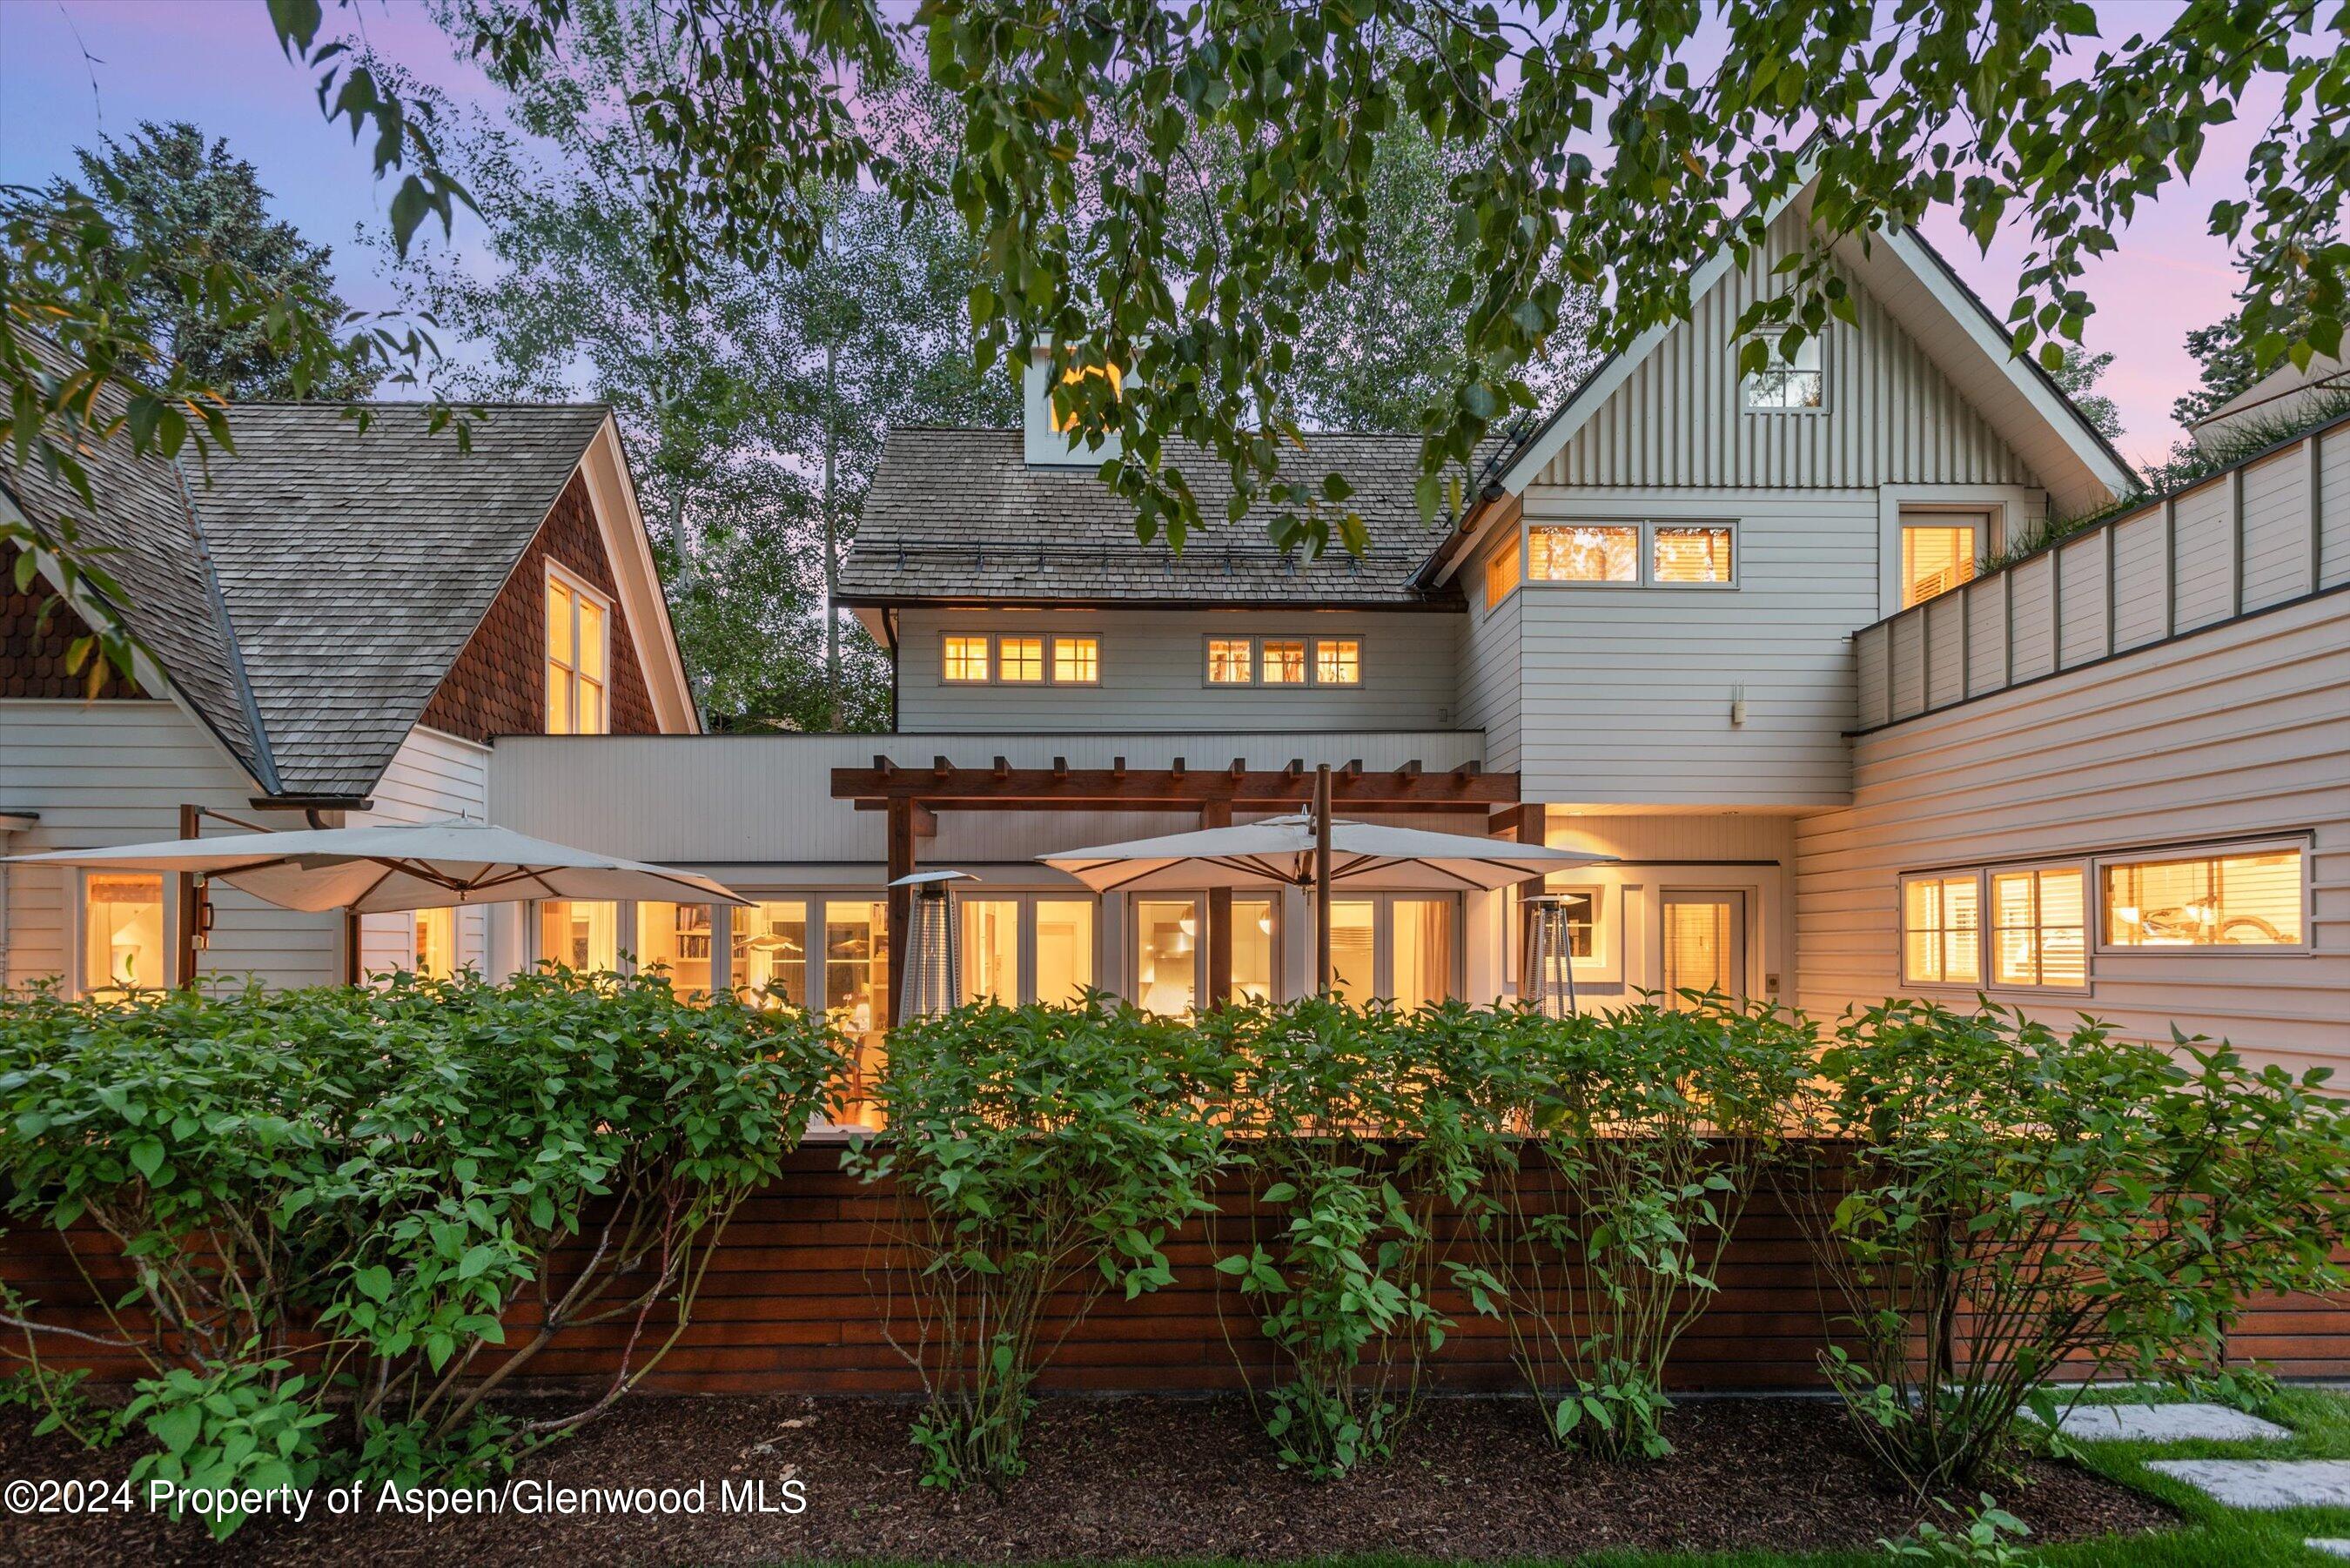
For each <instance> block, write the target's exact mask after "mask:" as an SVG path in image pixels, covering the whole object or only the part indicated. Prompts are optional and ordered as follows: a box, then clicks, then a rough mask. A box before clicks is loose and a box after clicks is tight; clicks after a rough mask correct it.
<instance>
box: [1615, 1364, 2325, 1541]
mask: <svg viewBox="0 0 2350 1568" xmlns="http://www.w3.org/2000/svg"><path fill="white" fill-rule="evenodd" d="M2132 1398H2135V1399H2140V1400H2146V1401H2147V1402H2155V1401H2156V1400H2158V1399H2162V1398H2167V1396H2158V1395H2154V1394H2152V1393H2150V1392H2146V1391H2140V1392H2134V1393H2130V1394H2127V1395H2124V1394H2120V1393H2116V1394H2111V1395H2104V1396H2102V1397H2100V1398H2099V1400H2098V1402H2100V1403H2120V1402H2124V1401H2125V1400H2126V1399H2132ZM2255 1414H2258V1415H2261V1416H2264V1417H2267V1418H2268V1419H2270V1420H2272V1421H2274V1422H2276V1423H2277V1424H2278V1425H2280V1426H2284V1427H2290V1428H2293V1433H2294V1435H2293V1438H2290V1439H2289V1440H2284V1441H2277V1442H2262V1443H2250V1442H2248V1443H2214V1442H2185V1443H2131V1442H2110V1443H2085V1444H2082V1445H2080V1447H2081V1449H2082V1450H2083V1455H2084V1459H2083V1462H2084V1463H2085V1464H2086V1465H2088V1467H2089V1468H2090V1469H2095V1470H2096V1471H2098V1472H2099V1473H2101V1474H2103V1475H2106V1476H2109V1477H2111V1478H2112V1479H2114V1480H2117V1481H2120V1482H2122V1483H2124V1484H2125V1485H2127V1486H2132V1487H2136V1488H2137V1489H2138V1490H2141V1491H2146V1492H2150V1493H2152V1494H2153V1495H2154V1496H2156V1497H2158V1498H2160V1499H2161V1500H2162V1501H2165V1502H2167V1503H2168V1504H2170V1505H2171V1506H2172V1507H2173V1508H2176V1509H2177V1510H2178V1511H2179V1512H2180V1513H2181V1514H2183V1515H2185V1516H2186V1520H2187V1523H2186V1524H2185V1525H2184V1526H2182V1527H2181V1528H2180V1529H2178V1530H2176V1531H2172V1532H2168V1533H2165V1534H2161V1535H2156V1536H2140V1537H2136V1538H2133V1539H2127V1540H2124V1539H2114V1538H2109V1539H2107V1540H2104V1541H2083V1542H2073V1543H2071V1544H2069V1545H2063V1546H2048V1547H2040V1548H2036V1549H2033V1552H2032V1561H2033V1563H2042V1564H2046V1565H2047V1568H2267V1565H2269V1564H2293V1565H2294V1568H2311V1565H2314V1564H2318V1563H2339V1562H2341V1561H2342V1559H2340V1558H2336V1557H2329V1556H2326V1555H2325V1554H2324V1553H2322V1552H2313V1551H2311V1550H2310V1549H2309V1548H2308V1547H2307V1546H2306V1545H2304V1544H2303V1542H2306V1541H2308V1540H2311V1539H2313V1538H2320V1539H2322V1538H2326V1537H2334V1538H2350V1509H2339V1508H2302V1509H2290V1510H2285V1511H2279V1512H2274V1513H2268V1512H2254V1511H2249V1510H2244V1509H2233V1508H2225V1507H2222V1506H2221V1505H2220V1503H2218V1502H2216V1501H2212V1499H2211V1498H2210V1497H2209V1496H2208V1495H2206V1494H2205V1493H2203V1492H2201V1491H2199V1490H2196V1489H2195V1488H2193V1487H2190V1486H2188V1485H2186V1484H2184V1483H2183V1482H2180V1481H2176V1480H2171V1479H2170V1478H2169V1477H2168V1476H2165V1475H2162V1474H2160V1473H2158V1472H2157V1471H2154V1470H2149V1469H2147V1468H2146V1467H2147V1461H2148V1460H2149V1459H2350V1397H2345V1396H2344V1395H2342V1394H2338V1393H2334V1392H2332V1391H2330V1390H2326V1389H2318V1388H2283V1389H2280V1390H2279V1391H2278V1392H2277V1394H2276V1396H2275V1397H2273V1398H2272V1399H2271V1400H2269V1401H2268V1402H2267V1403H2266V1404H2265V1405H2263V1406H2262V1407H2261V1408H2260V1409H2259V1410H2257V1411H2256V1412H2255ZM2022 1544H2024V1545H2025V1546H2030V1545H2031V1542H2029V1541H2026V1542H2022ZM1576 1562H1577V1563H1578V1564H1581V1565H1585V1568H1863V1565H1865V1564H1876V1565H1878V1568H1882V1565H1883V1564H1884V1563H1886V1562H1887V1558H1886V1557H1885V1556H1884V1555H1883V1554H1882V1553H1878V1552H1822V1553H1813V1554H1808V1555H1795V1556H1788V1555H1783V1554H1780V1553H1776V1552H1731V1553H1721V1554H1713V1555H1702V1556H1689V1555H1684V1554H1679V1553H1675V1554H1669V1555H1659V1554H1656V1553H1640V1552H1631V1553H1603V1554H1600V1555H1597V1556H1592V1557H1584V1558H1578V1559H1576Z"/></svg>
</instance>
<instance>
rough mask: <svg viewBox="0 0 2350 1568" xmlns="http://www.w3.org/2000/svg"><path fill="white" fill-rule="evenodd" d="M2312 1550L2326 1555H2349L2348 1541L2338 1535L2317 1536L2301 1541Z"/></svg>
mask: <svg viewBox="0 0 2350 1568" xmlns="http://www.w3.org/2000/svg"><path fill="white" fill-rule="evenodd" d="M2302 1544H2303V1546H2306V1547H2308V1548H2309V1549H2310V1550H2311V1551H2312V1552H2324V1553H2325V1554H2326V1555H2327V1556H2328V1557H2350V1541H2345V1540H2341V1539H2339V1538H2338V1537H2330V1536H2317V1537H2314V1538H2312V1539H2310V1540H2308V1541H2304V1542H2302Z"/></svg>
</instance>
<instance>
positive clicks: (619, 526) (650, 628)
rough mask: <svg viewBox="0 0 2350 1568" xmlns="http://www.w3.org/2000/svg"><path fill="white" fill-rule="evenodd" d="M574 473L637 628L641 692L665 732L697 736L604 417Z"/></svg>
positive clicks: (620, 456)
mask: <svg viewBox="0 0 2350 1568" xmlns="http://www.w3.org/2000/svg"><path fill="white" fill-rule="evenodd" d="M579 472H581V473H582V474H583V475H585V476H586V478H587V497H588V500H589V502H590V503H591V504H593V506H594V507H595V511H596V523H597V527H598V530H599V531H600V532H601V533H602V535H603V536H604V553H605V555H606V556H608V557H609V558H610V560H611V563H612V576H613V578H614V580H615V581H617V582H618V583H619V586H620V602H621V607H623V608H624V609H625V610H626V611H627V612H628V617H629V626H631V627H632V628H637V629H636V632H635V634H634V635H633V637H632V639H631V640H632V641H634V642H635V644H636V646H637V661H638V663H639V665H640V666H641V667H642V668H643V670H644V676H645V686H646V688H647V690H648V691H650V693H651V695H652V700H653V711H654V713H655V714H656V715H657V716H658V717H659V718H660V722H661V728H662V730H663V732H666V733H670V734H682V735H698V734H700V733H701V732H702V711H701V709H700V708H699V707H698V706H697V705H696V704H695V702H694V701H693V685H692V683H691V681H690V680H687V679H686V674H685V660H684V659H683V657H682V656H681V654H680V653H679V652H678V647H677V628H676V627H674V626H673V625H671V622H670V616H669V599H668V596H666V595H665V594H663V593H662V592H661V582H660V567H659V566H657V565H656V564H655V563H654V561H653V547H652V540H651V538H650V535H647V534H646V532H645V517H644V513H643V511H642V510H641V509H639V506H638V504H637V486H636V480H635V478H634V477H633V476H632V475H631V474H630V473H629V459H628V454H627V452H625V451H623V450H622V448H621V445H620V428H619V423H618V421H615V420H614V418H613V417H612V415H611V414H610V413H606V414H605V416H604V422H603V423H602V424H601V425H599V426H598V427H597V430H596V434H595V436H594V438H593V439H592V440H591V441H589V442H588V446H587V452H584V453H582V454H581V455H580V459H579Z"/></svg>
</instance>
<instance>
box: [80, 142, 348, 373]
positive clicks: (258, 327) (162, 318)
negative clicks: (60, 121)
mask: <svg viewBox="0 0 2350 1568" xmlns="http://www.w3.org/2000/svg"><path fill="white" fill-rule="evenodd" d="M74 157H75V160H76V161H78V163H79V164H80V166H81V176H82V178H81V183H80V184H79V185H78V186H77V185H76V184H75V183H73V182H68V181H67V180H65V179H63V178H59V179H57V180H55V181H53V182H51V183H50V185H49V187H48V193H49V195H50V197H51V199H52V200H53V201H55V202H58V203H60V204H63V203H66V202H69V201H70V200H71V198H72V196H73V194H74V193H75V192H77V191H78V190H87V191H88V192H90V194H91V199H92V201H93V202H95V204H96V206H97V207H98V210H99V212H101V213H104V214H105V215H106V218H107V220H108V221H109V223H111V225H112V227H113V232H114V241H113V244H112V245H111V246H110V247H109V250H108V251H107V252H105V253H102V256H112V257H114V258H115V261H114V263H113V265H114V267H115V269H116V272H117V276H118V281H119V282H120V284H121V286H122V287H123V291H124V293H125V295H126V296H128V298H129V300H130V307H131V308H132V309H133V310H134V311H136V312H137V313H138V315H139V317H140V319H141V321H142V322H144V323H145V325H146V328H147V331H148V332H149V334H150V335H151V338H152V340H153V342H154V345H155V348H156V349H157V350H158V351H159V352H161V353H163V354H167V355H170V356H172V358H176V359H178V360H179V361H180V362H181V363H182V365H184V366H185V367H186V368H187V371H188V374H190V375H191V376H194V377H197V378H200V379H203V381H205V382H206V383H207V384H208V385H210V386H211V387H213V389H216V390H218V391H219V392H221V393H222V394H224V396H226V397H228V398H230V399H231V400H238V401H252V400H257V399H271V398H276V399H284V398H294V397H307V398H359V397H364V396H366V395H367V394H368V393H369V392H370V391H372V390H374V389H375V385H376V382H377V380H378V379H380V373H381V372H380V367H379V366H378V365H377V364H376V363H375V362H374V361H372V360H370V359H366V358H355V359H352V360H351V361H349V362H348V363H346V364H343V365H339V366H337V367H334V369H333V371H332V373H331V374H329V375H327V376H325V377H319V376H316V375H311V376H308V377H297V375H296V364H295V363H294V362H293V360H292V359H291V358H290V357H289V356H288V355H287V354H286V352H284V351H283V350H282V349H281V348H279V347H278V346H276V345H275V344H273V343H272V341H271V339H270V335H269V333H268V331H267V329H266V324H265V322H259V321H234V320H229V319H224V317H223V316H222V314H221V313H220V312H219V311H217V310H215V309H213V306H212V305H211V303H210V302H209V301H208V300H206V299H205V298H204V297H203V296H202V294H201V293H199V292H192V291H190V290H189V289H187V288H186V287H184V286H183V283H184V280H185V278H186V276H187V275H188V274H189V273H191V272H192V271H195V270H200V269H201V268H202V267H203V266H204V265H207V264H208V263H211V262H213V261H221V262H225V263H227V264H229V265H232V266H234V267H235V268H237V269H238V270H239V271H240V272H241V273H242V274H243V275H244V276H246V277H248V278H250V279H252V281H253V283H254V285H255V286H257V287H260V288H263V289H266V290H270V291H273V292H276V293H277V294H278V295H280V296H284V297H286V298H296V297H300V298H305V299H307V300H308V301H309V305H310V308H311V309H313V310H315V311H316V312H317V313H318V315H319V316H320V317H323V318H324V319H326V320H327V321H328V322H333V323H339V322H340V321H341V320H342V319H343V318H344V317H347V316H348V314H349V312H348V306H345V305H344V303H343V297H342V296H341V295H340V294H338V292H336V289H335V278H334V270H333V265H332V264H333V260H334V254H333V252H331V251H329V250H328V248H327V247H326V246H324V245H317V244H311V243H310V242H309V241H308V240H307V239H304V238H303V237H302V234H301V232H300V231H299V230H297V229H296V228H295V226H294V225H293V224H291V223H286V221H284V220H283V219H280V218H273V217H271V216H270V215H269V192H267V191H265V190H263V189H262V186H261V179H260V176H259V175H258V174H256V173H255V171H254V167H253V165H252V164H250V163H248V162H246V161H244V159H242V158H237V157H234V156H233V155H231V153H230V152H229V150H228V140H227V139H226V138H224V137H215V138H212V139H207V138H206V137H205V135H204V133H203V131H201V130H197V129H196V128H195V127H194V126H192V125H191V124H189V123H188V122H187V121H186V120H183V119H182V120H174V121H172V123H171V124H169V125H158V124H156V123H155V122H154V121H153V120H141V121H140V123H139V129H138V130H137V131H135V132H134V133H133V134H132V135H131V136H130V139H129V140H123V141H118V140H115V139H114V138H113V137H110V136H109V137H105V138H103V139H101V141H100V144H99V147H97V148H96V149H91V148H79V149H77V150H76V151H75V153H74ZM132 256H137V257H140V258H149V259H142V260H141V262H140V265H135V266H134V265H128V258H130V257H132ZM151 258H164V259H165V260H166V261H167V262H168V264H169V265H164V266H160V267H159V266H156V265H151Z"/></svg>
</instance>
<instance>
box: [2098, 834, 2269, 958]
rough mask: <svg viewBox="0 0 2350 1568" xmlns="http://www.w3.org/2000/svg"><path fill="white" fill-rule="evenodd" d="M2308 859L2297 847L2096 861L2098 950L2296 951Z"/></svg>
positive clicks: (2177, 853)
mask: <svg viewBox="0 0 2350 1568" xmlns="http://www.w3.org/2000/svg"><path fill="white" fill-rule="evenodd" d="M2308 858H2309V857H2308V856H2307V854H2306V853H2304V851H2303V848H2302V846H2300V845H2297V844H2296V845H2282V846H2261V847H2256V848H2244V849H2211V850H2199V851H2189V852H2184V853H2179V852H2171V853H2166V854H2162V855H2149V856H2144V857H2136V856H2133V857H2127V858H2118V857H2117V858H2111V859H2101V860H2100V861H2099V862H2098V867H2097V871H2098V911H2099V920H2100V925H2101V937H2102V940H2103V942H2104V945H2105V946H2106V947H2109V948H2117V949H2131V950H2136V949H2147V948H2164V949H2176V948H2298V947H2301V946H2303V943H2304V941H2305V940H2306V932H2307V929H2308V928H2307V923H2306V920H2305V919H2304V909H2305V906H2306V902H2307V877H2308V864H2307V862H2308Z"/></svg>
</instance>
